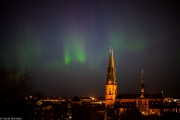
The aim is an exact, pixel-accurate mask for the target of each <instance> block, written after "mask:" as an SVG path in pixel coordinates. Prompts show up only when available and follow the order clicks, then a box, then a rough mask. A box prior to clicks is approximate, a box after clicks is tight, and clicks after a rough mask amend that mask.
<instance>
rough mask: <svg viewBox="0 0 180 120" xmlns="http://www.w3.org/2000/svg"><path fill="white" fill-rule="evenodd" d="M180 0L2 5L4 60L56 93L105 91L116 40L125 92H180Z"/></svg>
mask: <svg viewBox="0 0 180 120" xmlns="http://www.w3.org/2000/svg"><path fill="white" fill-rule="evenodd" d="M178 11H179V7H178V5H177V3H170V2H167V3H166V2H161V1H141V0H140V1H138V2H137V1H136V2H133V1H117V0H115V1H111V0H77V1H76V0H67V1H66V0H53V1H43V0H42V1H41V0H40V1H39V2H37V1H21V2H20V1H16V2H15V1H14V2H10V1H3V2H1V4H0V13H1V20H0V21H1V22H0V25H1V26H0V32H1V35H0V56H1V58H0V66H5V67H7V68H11V67H17V68H18V69H19V71H29V72H30V74H31V75H33V82H34V83H35V84H36V85H37V87H36V89H37V90H40V91H45V92H46V94H47V95H50V96H74V95H75V94H78V95H80V96H104V91H105V82H106V77H107V66H108V56H109V48H110V46H111V47H112V48H113V50H114V59H115V67H116V71H117V73H116V75H117V83H118V92H119V93H139V90H140V75H141V69H142V68H143V69H144V79H145V86H146V91H147V92H148V93H159V92H161V90H163V91H164V94H165V95H167V96H168V95H174V96H177V95H179V94H178V92H177V91H179V90H180V89H179V87H178V84H180V81H179V78H180V77H179V67H180V63H179V61H180V48H179V40H180V36H179V28H180V24H179V21H180V14H179V12H178Z"/></svg>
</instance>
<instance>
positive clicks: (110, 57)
mask: <svg viewBox="0 0 180 120" xmlns="http://www.w3.org/2000/svg"><path fill="white" fill-rule="evenodd" d="M108 67H109V68H114V56H113V49H111V47H110V54H109V66H108Z"/></svg>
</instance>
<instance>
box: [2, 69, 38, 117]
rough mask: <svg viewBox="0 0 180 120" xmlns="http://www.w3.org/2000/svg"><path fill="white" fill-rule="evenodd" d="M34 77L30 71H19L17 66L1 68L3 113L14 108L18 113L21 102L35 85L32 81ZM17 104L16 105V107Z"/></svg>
mask: <svg viewBox="0 0 180 120" xmlns="http://www.w3.org/2000/svg"><path fill="white" fill-rule="evenodd" d="M31 80H32V77H30V76H29V72H27V73H25V72H22V73H19V72H18V70H17V69H16V68H12V69H6V68H4V67H3V68H0V104H1V107H0V108H1V113H7V112H8V115H10V114H11V113H10V112H9V111H10V110H11V112H12V108H13V109H14V111H13V113H16V110H17V108H20V106H18V105H20V102H21V100H22V99H23V97H24V96H27V95H28V94H29V93H30V91H31V90H32V89H33V88H34V87H35V86H34V85H33V84H32V82H31ZM15 106H16V107H15Z"/></svg>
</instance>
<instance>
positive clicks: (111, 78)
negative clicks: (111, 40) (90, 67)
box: [105, 47, 117, 106]
mask: <svg viewBox="0 0 180 120" xmlns="http://www.w3.org/2000/svg"><path fill="white" fill-rule="evenodd" d="M109 51H110V53H109V64H108V68H107V83H106V90H105V105H106V106H109V105H110V106H113V105H114V104H115V99H116V95H117V82H116V68H115V66H114V56H113V49H111V47H110V50H109Z"/></svg>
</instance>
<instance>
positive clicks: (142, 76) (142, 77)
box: [140, 68, 145, 98]
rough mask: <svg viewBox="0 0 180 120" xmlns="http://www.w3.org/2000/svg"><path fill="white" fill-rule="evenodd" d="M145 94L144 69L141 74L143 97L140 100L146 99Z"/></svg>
mask: <svg viewBox="0 0 180 120" xmlns="http://www.w3.org/2000/svg"><path fill="white" fill-rule="evenodd" d="M144 92H145V87H144V74H143V68H142V73H141V96H140V98H144Z"/></svg>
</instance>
